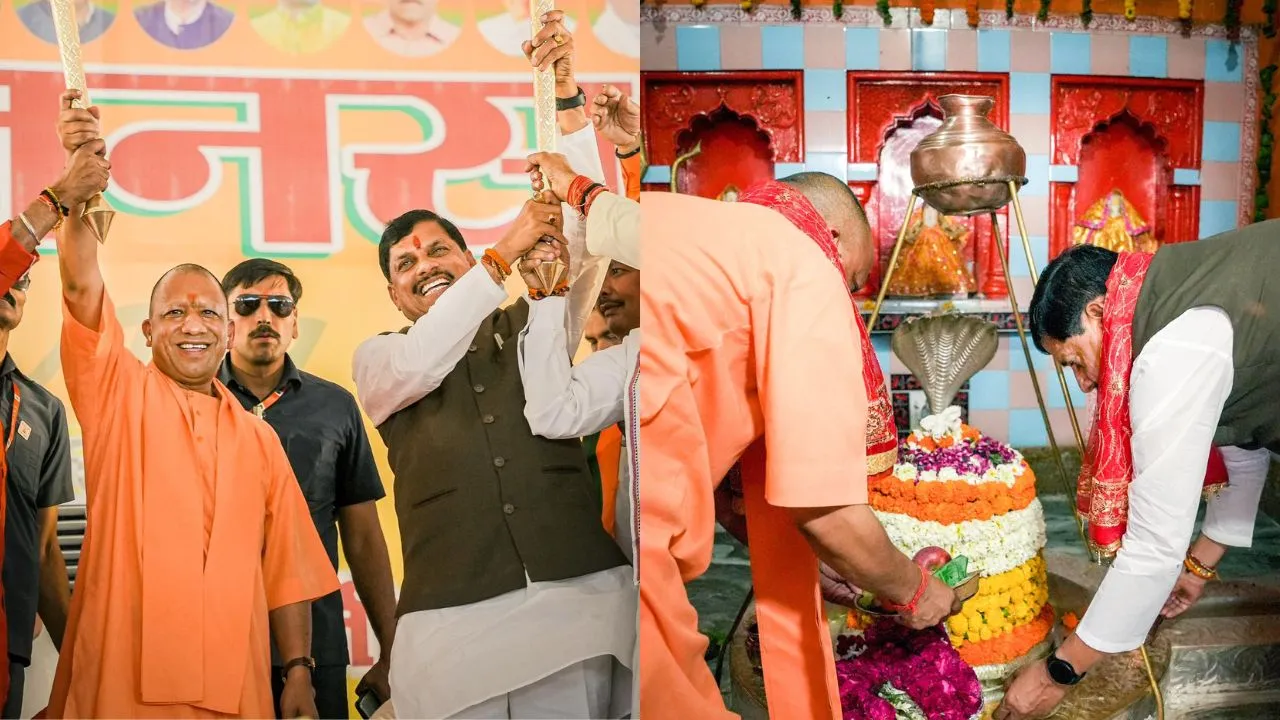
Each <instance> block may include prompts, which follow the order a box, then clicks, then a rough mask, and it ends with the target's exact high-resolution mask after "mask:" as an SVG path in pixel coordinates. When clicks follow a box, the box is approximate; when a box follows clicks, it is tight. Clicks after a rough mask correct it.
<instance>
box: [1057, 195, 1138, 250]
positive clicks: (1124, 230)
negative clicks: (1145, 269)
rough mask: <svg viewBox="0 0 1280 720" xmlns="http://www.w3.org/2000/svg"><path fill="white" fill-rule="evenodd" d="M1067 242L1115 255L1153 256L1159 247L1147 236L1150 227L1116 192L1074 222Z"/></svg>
mask: <svg viewBox="0 0 1280 720" xmlns="http://www.w3.org/2000/svg"><path fill="white" fill-rule="evenodd" d="M1071 240H1072V244H1074V245H1084V244H1089V245H1096V246H1098V247H1101V248H1106V249H1108V250H1112V251H1115V252H1133V251H1134V250H1137V251H1139V252H1149V253H1153V252H1155V251H1156V249H1157V248H1158V247H1159V246H1160V244H1159V243H1158V242H1156V239H1155V238H1154V237H1152V236H1151V226H1150V225H1148V224H1147V221H1145V220H1143V219H1142V216H1141V215H1139V214H1138V210H1137V208H1135V207H1134V206H1133V204H1132V203H1130V202H1129V201H1128V200H1127V199H1125V196H1124V193H1122V192H1120V191H1119V190H1112V191H1111V192H1110V193H1108V194H1107V196H1106V197H1104V198H1101V199H1099V200H1098V201H1097V202H1095V203H1094V204H1093V205H1091V206H1090V207H1089V209H1088V210H1086V211H1085V213H1084V215H1083V216H1082V217H1081V218H1080V219H1079V220H1076V226H1075V229H1074V230H1073V231H1072V238H1071Z"/></svg>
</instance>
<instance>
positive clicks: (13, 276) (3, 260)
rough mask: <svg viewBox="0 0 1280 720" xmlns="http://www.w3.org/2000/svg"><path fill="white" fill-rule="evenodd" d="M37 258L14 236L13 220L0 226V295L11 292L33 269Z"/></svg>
mask: <svg viewBox="0 0 1280 720" xmlns="http://www.w3.org/2000/svg"><path fill="white" fill-rule="evenodd" d="M37 258H39V256H38V255H36V254H35V253H30V252H27V249H26V248H24V247H22V243H20V242H18V239H17V238H16V237H14V236H13V221H12V220H8V221H5V223H4V224H3V225H0V295H3V294H4V293H7V292H9V289H10V288H12V287H13V284H14V283H16V282H18V279H19V278H21V277H22V276H23V275H25V274H26V272H27V271H28V270H30V269H31V266H32V265H34V264H35V262H36V259H37Z"/></svg>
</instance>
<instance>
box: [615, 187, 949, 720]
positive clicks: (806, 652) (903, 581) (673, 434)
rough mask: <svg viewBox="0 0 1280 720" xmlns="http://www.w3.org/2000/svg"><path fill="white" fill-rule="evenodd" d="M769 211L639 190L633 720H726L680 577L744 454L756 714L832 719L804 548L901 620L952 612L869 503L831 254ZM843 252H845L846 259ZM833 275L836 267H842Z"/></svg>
mask: <svg viewBox="0 0 1280 720" xmlns="http://www.w3.org/2000/svg"><path fill="white" fill-rule="evenodd" d="M779 200H780V203H779V204H780V205H788V206H793V207H794V208H795V212H796V213H797V214H798V215H797V216H798V217H802V218H804V220H803V221H802V222H803V226H804V227H809V226H811V225H817V226H820V227H821V229H822V230H821V232H819V231H817V230H814V231H812V234H806V233H805V232H804V231H801V230H799V229H797V226H798V225H801V223H797V222H793V221H792V220H789V219H788V218H789V217H790V215H788V217H783V216H781V215H780V214H779V213H778V212H775V211H773V210H771V209H768V208H763V207H759V206H757V205H754V204H750V203H722V202H718V201H714V200H706V199H702V198H693V197H687V196H681V195H673V194H667V193H642V197H641V205H642V206H643V207H644V209H645V214H644V222H643V223H642V225H641V237H642V242H643V246H644V251H645V255H646V256H647V260H648V262H649V264H650V266H651V267H655V268H661V271H659V272H652V273H651V274H650V276H649V277H647V278H646V279H645V282H644V284H643V285H642V287H641V303H640V304H641V327H642V329H643V330H644V344H643V347H642V350H641V354H640V366H641V373H642V376H643V377H644V381H643V382H642V383H641V385H640V396H641V401H640V404H641V409H640V424H641V433H642V435H643V437H644V438H645V442H646V444H648V446H649V447H650V448H651V449H650V451H649V452H648V453H647V455H646V457H645V464H644V470H643V472H644V474H645V475H646V476H647V477H650V478H661V479H662V482H646V483H642V484H641V486H640V492H641V497H640V543H639V545H640V556H639V558H638V561H639V562H638V565H639V567H640V568H641V573H642V581H641V584H640V642H641V646H640V647H641V653H642V656H641V661H640V667H641V688H640V702H641V711H640V716H641V717H647V718H669V717H670V718H675V717H681V718H684V717H690V718H692V717H696V718H728V717H733V715H732V714H731V713H729V712H728V711H727V710H726V709H725V707H724V702H723V700H722V699H721V696H720V690H719V688H718V687H717V686H716V683H715V679H714V678H713V677H712V675H711V672H710V670H709V669H708V668H707V665H706V663H705V661H704V660H703V653H704V652H705V650H706V645H707V641H706V638H705V637H704V636H702V635H701V634H700V633H698V630H697V616H696V612H695V611H694V609H693V607H692V606H691V605H690V603H689V599H688V595H687V593H686V591H685V588H684V584H685V583H686V582H688V581H690V580H692V579H693V578H696V577H698V576H699V575H701V574H702V573H703V572H704V571H705V570H706V568H707V566H708V565H709V564H710V561H711V550H712V544H713V542H714V535H715V528H714V525H715V508H714V505H715V502H714V493H715V490H716V487H717V486H718V485H719V484H720V483H721V482H722V480H723V478H724V477H725V474H726V473H727V472H728V471H729V469H730V467H731V466H732V465H733V464H734V463H735V462H736V461H737V460H738V459H739V458H741V459H742V473H743V490H744V494H745V501H746V502H745V504H746V510H747V517H748V524H749V525H750V527H751V532H752V533H753V534H755V535H756V537H757V538H758V539H757V541H756V543H755V544H753V546H752V548H751V566H752V579H753V582H754V585H755V588H756V594H757V615H758V617H759V622H760V636H761V642H762V648H761V650H762V655H763V660H764V672H765V691H766V695H767V696H768V699H769V714H770V717H772V718H775V720H793V719H795V720H800V719H803V720H812V719H814V718H838V717H840V715H841V711H840V700H839V696H838V693H837V688H836V681H835V670H834V665H835V663H834V658H833V654H832V649H831V640H830V634H829V630H828V628H827V626H826V622H825V617H824V614H823V609H822V598H821V596H820V593H819V586H818V563H819V558H821V559H822V560H823V561H825V562H827V563H828V564H829V565H830V566H831V567H832V568H834V569H835V570H836V571H837V572H839V573H840V574H841V575H842V576H843V577H845V578H847V579H849V580H850V581H853V582H856V583H857V584H858V585H859V586H860V587H864V588H868V589H869V590H871V591H872V592H875V593H876V595H877V596H878V597H880V598H882V599H883V601H885V602H886V603H888V604H890V605H896V606H897V607H899V608H901V610H902V614H903V616H904V621H905V622H907V623H908V624H909V625H911V626H913V627H925V626H929V625H933V624H935V623H937V622H938V621H940V620H941V619H942V618H944V617H945V616H946V615H948V614H949V613H950V612H952V610H953V609H954V608H955V607H957V606H958V605H959V603H957V602H956V596H955V593H954V592H953V591H952V590H951V589H950V588H948V587H946V585H945V584H943V583H941V582H940V581H938V580H937V579H936V578H933V577H931V576H929V575H928V574H927V573H924V572H922V570H921V569H920V568H919V567H917V566H916V565H914V564H913V563H912V562H911V561H910V559H908V558H907V557H905V556H904V555H902V553H900V552H898V551H897V550H896V549H895V548H894V547H893V544H892V543H891V542H890V541H889V538H888V537H887V535H886V534H885V532H884V529H883V528H882V527H881V526H880V523H879V522H877V521H876V519H875V516H874V515H873V514H872V512H871V510H870V509H869V508H868V507H867V505H866V502H867V490H866V477H867V461H868V459H867V448H866V446H865V444H864V443H862V442H850V441H851V439H854V438H857V439H861V438H864V437H865V435H866V425H867V421H868V420H867V391H866V388H865V387H864V384H863V379H862V364H863V360H862V348H861V347H860V341H859V330H858V324H857V320H856V319H855V314H854V313H855V309H854V305H853V302H852V300H851V298H850V297H849V287H850V286H851V285H853V284H854V281H855V278H854V277H852V275H853V274H854V273H852V272H844V273H842V272H839V271H838V270H837V268H841V266H840V262H839V261H840V254H841V253H840V250H839V249H836V248H834V247H830V246H829V245H828V246H827V247H824V248H819V247H818V246H817V243H815V240H816V239H817V238H818V237H821V236H822V235H823V234H827V236H830V229H829V228H827V227H826V226H825V224H824V223H823V222H822V219H821V217H820V216H819V215H818V214H817V211H816V210H814V209H813V207H812V205H811V204H809V203H808V202H807V201H805V200H804V198H803V197H801V195H800V193H799V192H798V191H796V190H794V189H790V188H788V189H787V195H786V196H785V197H780V198H779ZM846 252H847V251H846ZM841 269H843V268H841Z"/></svg>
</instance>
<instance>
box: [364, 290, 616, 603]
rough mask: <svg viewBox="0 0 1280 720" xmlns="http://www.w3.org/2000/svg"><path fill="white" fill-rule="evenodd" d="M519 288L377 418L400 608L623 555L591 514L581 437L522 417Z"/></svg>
mask: <svg viewBox="0 0 1280 720" xmlns="http://www.w3.org/2000/svg"><path fill="white" fill-rule="evenodd" d="M528 317H529V305H528V303H526V302H525V301H524V299H523V298H522V299H520V300H519V301H517V302H516V303H515V304H514V305H512V306H511V307H509V308H507V309H504V310H498V311H495V312H494V313H493V314H492V315H490V316H489V317H488V318H486V319H485V321H484V322H483V323H481V324H480V328H479V329H478V330H477V331H476V334H475V337H474V339H472V341H471V346H470V348H469V351H468V352H467V354H466V357H464V358H463V359H462V360H461V361H459V362H458V364H457V365H456V366H454V368H453V371H452V372H450V373H449V374H448V376H446V377H445V379H444V382H443V383H441V385H440V387H439V388H437V389H435V390H434V391H432V392H431V393H429V394H428V395H427V396H426V397H423V398H422V399H421V400H419V401H418V402H416V403H414V404H412V405H410V406H409V407H407V408H405V409H403V410H401V411H399V412H397V413H395V414H394V415H392V416H391V417H389V418H387V420H386V421H385V422H383V423H382V424H381V425H379V426H378V432H379V434H381V435H382V439H383V441H384V442H386V444H387V459H388V461H389V463H390V465H391V471H392V472H393V473H394V474H395V501H396V518H397V519H398V520H399V524H400V538H401V545H402V546H403V549H404V583H403V584H402V586H401V588H400V601H399V603H398V605H397V607H396V614H397V615H404V614H406V613H410V612H415V611H418V610H432V609H438V608H444V607H454V606H458V605H467V604H470V603H474V602H479V601H481V600H487V599H489V598H492V597H497V596H498V595H501V594H503V593H506V592H510V591H512V590H518V589H520V588H522V587H525V585H526V577H525V573H526V572H527V573H528V578H529V579H532V580H533V581H535V582H538V581H545V580H566V579H569V578H573V577H579V576H582V575H588V574H590V573H593V572H598V571H600V570H607V569H609V568H612V567H618V566H622V565H626V564H627V558H626V556H624V555H623V554H622V551H621V550H619V549H618V545H617V543H615V542H614V541H613V538H611V537H609V534H608V533H606V532H605V530H604V526H603V525H601V523H600V499H599V497H600V491H599V489H598V487H599V481H597V480H595V479H594V478H593V477H592V476H591V473H590V471H589V470H587V459H586V455H585V453H584V452H583V449H582V443H581V441H579V440H548V439H546V438H543V437H538V436H537V435H534V434H533V431H532V430H530V429H529V423H528V421H527V420H525V417H524V386H523V384H522V383H521V381H520V366H519V358H518V357H517V341H518V339H519V338H518V337H517V336H518V335H519V333H520V331H521V330H522V329H523V328H524V325H525V322H526V320H527V319H528Z"/></svg>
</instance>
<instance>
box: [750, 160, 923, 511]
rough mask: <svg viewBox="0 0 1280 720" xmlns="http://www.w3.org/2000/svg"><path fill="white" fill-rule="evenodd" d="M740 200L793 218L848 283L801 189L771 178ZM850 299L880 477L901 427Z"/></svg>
mask: <svg viewBox="0 0 1280 720" xmlns="http://www.w3.org/2000/svg"><path fill="white" fill-rule="evenodd" d="M738 202H741V203H751V204H753V205H763V206H764V207H767V208H770V209H771V210H774V211H776V212H778V213H780V214H781V215H782V216H783V217H785V218H786V219H788V220H790V221H791V224H792V225H795V226H796V228H798V229H799V230H801V231H802V232H804V234H806V235H808V236H809V237H810V238H811V239H812V240H813V241H814V242H815V243H817V244H818V247H819V248H821V250H822V252H823V254H825V255H826V256H827V259H828V260H830V261H831V264H832V266H834V268H835V270H836V272H837V273H838V274H839V276H840V282H845V269H844V263H843V262H841V261H840V249H839V248H838V247H837V246H836V242H835V238H834V237H833V236H832V234H831V228H830V226H828V225H827V223H826V221H825V220H823V218H822V215H821V214H820V213H819V212H818V210H817V208H815V207H814V206H813V203H811V202H809V199H808V198H806V197H805V196H804V195H802V194H801V193H800V191H799V190H796V189H795V188H794V187H791V186H790V185H786V184H784V183H780V182H776V181H769V182H764V183H761V184H759V185H756V186H754V187H752V188H750V189H748V190H747V191H746V192H745V193H743V194H742V195H741V196H739V198H738ZM849 300H850V302H851V303H853V308H854V313H853V314H854V317H855V318H857V322H858V340H859V343H860V344H861V346H862V382H863V385H864V386H865V387H866V390H867V434H866V438H865V442H866V444H867V476H868V477H869V478H871V477H879V476H884V475H888V474H889V473H891V472H893V466H894V463H896V462H897V461H898V429H897V426H896V425H895V424H894V421H893V404H892V403H891V402H890V400H889V389H888V387H887V386H886V385H885V381H884V373H883V372H882V371H881V369H880V360H879V359H878V358H877V357H876V351H875V348H874V347H873V346H872V344H871V335H870V333H869V332H868V331H867V326H866V324H865V323H864V322H863V320H862V314H861V313H860V312H858V303H857V301H856V300H854V299H853V297H852V296H850V298H849ZM729 478H730V480H731V481H734V482H740V480H739V473H738V468H737V467H736V466H735V467H734V468H733V470H731V471H730V472H729ZM734 494H735V496H740V494H741V493H740V492H739V491H738V489H737V488H734ZM739 510H740V508H739Z"/></svg>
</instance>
